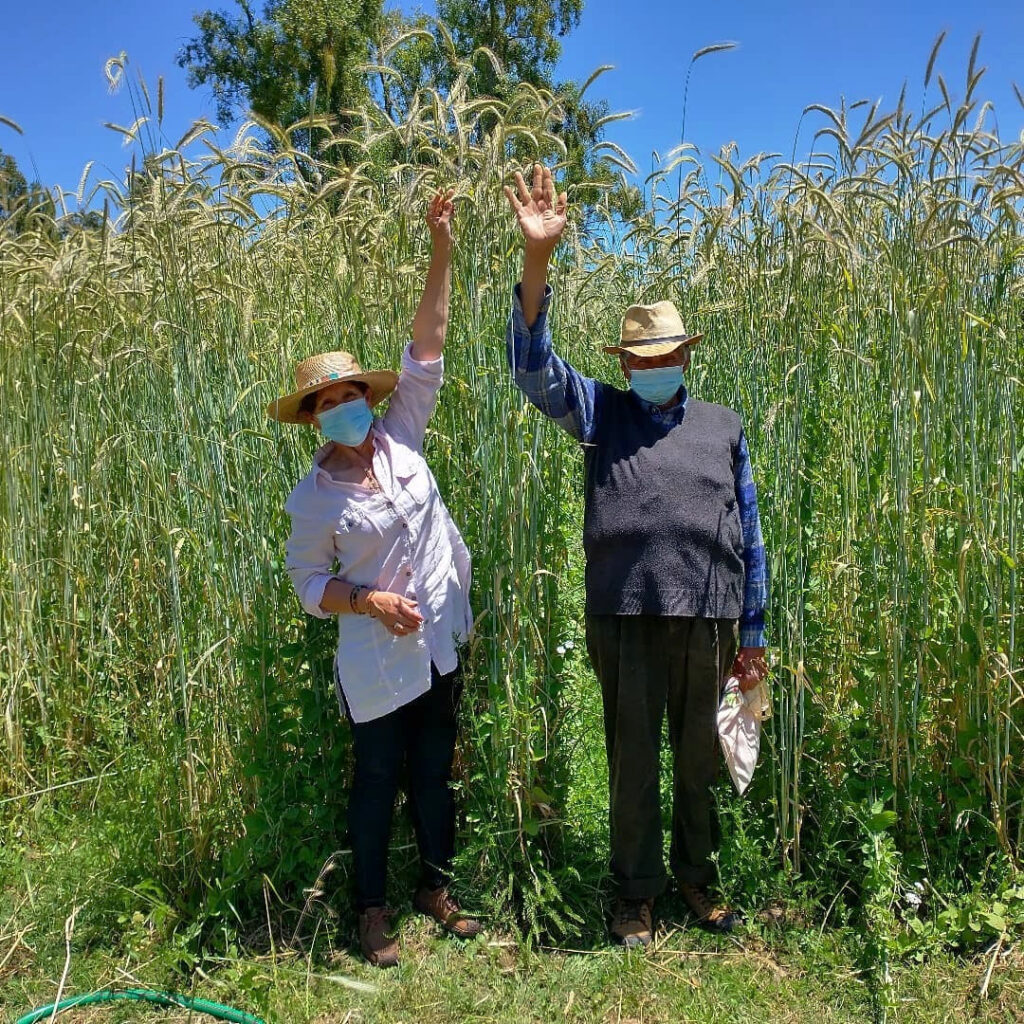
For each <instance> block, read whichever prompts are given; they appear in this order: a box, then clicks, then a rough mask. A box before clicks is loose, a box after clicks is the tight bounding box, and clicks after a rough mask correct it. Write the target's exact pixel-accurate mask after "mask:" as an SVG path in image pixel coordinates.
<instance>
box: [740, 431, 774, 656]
mask: <svg viewBox="0 0 1024 1024" xmlns="http://www.w3.org/2000/svg"><path fill="white" fill-rule="evenodd" d="M735 475H736V502H737V504H738V505H739V511H740V520H741V522H742V524H743V568H744V580H743V612H742V614H741V615H740V646H741V647H764V608H765V604H766V603H767V600H768V564H767V559H766V558H765V551H764V538H763V537H762V536H761V517H760V515H759V514H758V511H757V488H756V487H755V486H754V474H753V470H752V469H751V466H750V451H749V449H748V448H747V438H746V436H745V435H744V433H743V432H742V431H740V443H739V447H738V448H737V450H736V470H735Z"/></svg>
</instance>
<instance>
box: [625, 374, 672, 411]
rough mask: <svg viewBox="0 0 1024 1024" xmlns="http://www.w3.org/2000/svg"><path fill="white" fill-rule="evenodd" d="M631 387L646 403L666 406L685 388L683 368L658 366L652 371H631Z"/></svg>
mask: <svg viewBox="0 0 1024 1024" xmlns="http://www.w3.org/2000/svg"><path fill="white" fill-rule="evenodd" d="M629 386H630V389H631V390H632V391H635V392H636V394H637V395H638V396H639V397H640V398H642V399H643V400H644V401H645V402H650V403H651V404H652V405H664V404H665V403H666V402H667V401H669V399H671V398H673V397H674V396H675V394H676V392H677V391H678V390H679V389H680V388H681V387H682V386H683V367H682V365H681V364H680V365H677V366H656V367H654V368H653V369H650V370H632V369H631V370H630V376H629Z"/></svg>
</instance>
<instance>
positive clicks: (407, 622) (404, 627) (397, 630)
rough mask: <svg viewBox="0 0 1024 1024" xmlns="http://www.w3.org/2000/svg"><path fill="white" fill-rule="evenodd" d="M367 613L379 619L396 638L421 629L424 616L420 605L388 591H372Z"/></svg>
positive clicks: (367, 596) (368, 597)
mask: <svg viewBox="0 0 1024 1024" xmlns="http://www.w3.org/2000/svg"><path fill="white" fill-rule="evenodd" d="M366 612H367V614H368V615H371V616H372V617H373V618H375V619H378V620H379V621H380V623H381V625H382V626H384V628H385V629H386V630H387V631H388V632H389V633H394V634H395V636H405V635H406V634H407V633H414V632H415V631H416V630H417V629H419V628H420V624H421V623H422V622H423V616H422V615H420V612H419V605H418V604H417V603H416V602H415V601H410V600H409V599H408V598H407V597H402V595H401V594H392V593H391V592H390V591H388V590H372V591H371V592H370V593H369V594H367V595H366Z"/></svg>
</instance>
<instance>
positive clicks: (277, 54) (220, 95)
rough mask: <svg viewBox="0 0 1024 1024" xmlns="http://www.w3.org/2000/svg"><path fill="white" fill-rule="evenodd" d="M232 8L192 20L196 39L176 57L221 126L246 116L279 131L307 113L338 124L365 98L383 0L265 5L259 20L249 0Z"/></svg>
mask: <svg viewBox="0 0 1024 1024" xmlns="http://www.w3.org/2000/svg"><path fill="white" fill-rule="evenodd" d="M237 6H238V8H239V9H240V10H239V13H229V12H227V11H213V10H206V11H201V12H200V13H199V14H196V15H195V18H194V20H195V23H196V25H197V26H198V28H199V32H198V34H197V35H196V36H194V37H193V38H192V39H191V40H190V41H189V42H188V43H186V44H185V46H183V47H182V48H181V50H180V51H179V53H178V64H179V66H180V67H182V68H185V69H186V70H187V71H188V80H189V85H191V86H193V87H198V86H209V87H210V88H211V89H212V90H213V95H214V99H215V100H216V103H217V116H218V118H220V120H221V121H222V122H230V121H231V120H233V119H234V117H235V116H236V115H237V114H238V113H239V112H240V111H244V110H251V111H252V112H253V113H254V114H256V115H257V117H259V118H261V119H262V120H264V121H266V122H268V123H270V124H273V125H281V126H288V125H291V124H294V123H295V122H296V121H300V120H302V119H303V118H304V117H308V116H309V115H310V114H324V113H328V114H333V115H335V116H338V117H342V118H343V117H344V112H345V111H348V110H351V109H353V108H354V107H356V106H358V105H359V103H360V101H361V100H362V99H364V98H365V96H366V93H367V84H366V77H365V74H364V72H363V67H364V65H365V64H366V62H367V59H368V57H369V55H370V40H371V39H374V38H376V37H377V36H378V35H379V33H380V29H381V24H380V23H381V19H382V17H383V15H382V9H381V7H382V5H381V0H316V2H313V0H267V2H266V3H265V4H264V5H263V14H262V17H258V16H257V15H256V13H255V11H254V5H253V4H252V3H251V2H250V0H237Z"/></svg>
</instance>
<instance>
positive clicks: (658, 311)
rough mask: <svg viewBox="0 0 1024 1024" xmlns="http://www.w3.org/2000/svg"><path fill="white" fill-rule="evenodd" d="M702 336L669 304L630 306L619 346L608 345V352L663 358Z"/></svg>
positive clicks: (623, 323) (694, 343)
mask: <svg viewBox="0 0 1024 1024" xmlns="http://www.w3.org/2000/svg"><path fill="white" fill-rule="evenodd" d="M703 337H704V335H703V334H690V332H689V331H688V330H687V329H686V328H685V327H684V326H683V321H682V319H681V318H680V316H679V312H678V311H677V310H676V307H675V306H674V305H673V304H672V303H671V302H668V301H665V302H655V303H654V304H653V305H652V306H630V307H629V309H627V310H626V315H625V316H624V317H623V318H622V334H621V340H620V341H619V344H618V345H605V347H604V350H605V352H629V353H631V354H632V355H635V356H663V355H665V353H666V352H674V351H675V350H676V349H677V348H679V347H680V346H681V345H696V344H697V342H698V341H700V339H701V338H703Z"/></svg>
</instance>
